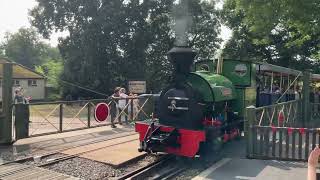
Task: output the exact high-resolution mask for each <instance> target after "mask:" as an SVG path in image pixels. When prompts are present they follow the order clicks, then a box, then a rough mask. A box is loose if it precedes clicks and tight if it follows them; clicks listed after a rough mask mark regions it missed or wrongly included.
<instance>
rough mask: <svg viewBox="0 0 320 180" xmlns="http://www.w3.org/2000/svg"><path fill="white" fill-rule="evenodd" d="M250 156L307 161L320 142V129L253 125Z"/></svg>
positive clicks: (249, 149)
mask: <svg viewBox="0 0 320 180" xmlns="http://www.w3.org/2000/svg"><path fill="white" fill-rule="evenodd" d="M249 134H250V135H249V139H248V140H249V146H248V149H247V157H248V158H256V159H277V160H291V161H307V160H308V156H309V153H310V151H311V150H312V149H314V148H315V147H316V146H318V145H319V144H320V129H308V128H291V127H270V126H252V127H250V133H249Z"/></svg>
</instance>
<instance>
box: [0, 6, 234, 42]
mask: <svg viewBox="0 0 320 180" xmlns="http://www.w3.org/2000/svg"><path fill="white" fill-rule="evenodd" d="M36 5H37V3H36V1H35V0H0V42H2V41H3V38H4V35H5V33H6V32H11V33H15V32H17V31H18V29H19V28H21V27H30V26H31V25H30V22H29V18H28V11H29V9H31V8H32V7H34V6H36ZM217 7H218V8H221V7H222V3H221V2H219V3H218V5H217ZM64 34H65V33H54V34H53V35H51V39H50V40H44V41H46V42H48V43H50V44H51V45H52V46H56V45H57V44H58V37H60V36H63V35H64ZM230 36H231V30H230V29H228V28H227V27H225V26H222V29H221V35H220V37H221V38H222V39H223V40H224V41H226V40H227V39H229V38H230Z"/></svg>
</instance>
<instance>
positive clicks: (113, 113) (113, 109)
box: [110, 87, 121, 128]
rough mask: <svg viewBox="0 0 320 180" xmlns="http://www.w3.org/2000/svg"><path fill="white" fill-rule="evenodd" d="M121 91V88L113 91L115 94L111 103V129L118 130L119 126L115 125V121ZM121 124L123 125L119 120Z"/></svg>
mask: <svg viewBox="0 0 320 180" xmlns="http://www.w3.org/2000/svg"><path fill="white" fill-rule="evenodd" d="M119 91H120V87H116V88H115V89H114V91H113V94H112V96H111V103H110V116H111V127H112V128H116V127H117V126H116V125H115V124H114V121H115V119H116V117H117V109H118V108H117V99H116V98H119ZM119 124H121V121H120V120H119Z"/></svg>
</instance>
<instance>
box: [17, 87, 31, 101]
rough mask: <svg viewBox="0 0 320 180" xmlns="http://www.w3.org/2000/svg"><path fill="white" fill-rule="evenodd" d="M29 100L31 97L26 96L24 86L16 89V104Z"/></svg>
mask: <svg viewBox="0 0 320 180" xmlns="http://www.w3.org/2000/svg"><path fill="white" fill-rule="evenodd" d="M28 100H29V99H27V98H25V97H24V95H23V89H22V88H19V89H16V90H15V95H14V99H13V102H14V104H28Z"/></svg>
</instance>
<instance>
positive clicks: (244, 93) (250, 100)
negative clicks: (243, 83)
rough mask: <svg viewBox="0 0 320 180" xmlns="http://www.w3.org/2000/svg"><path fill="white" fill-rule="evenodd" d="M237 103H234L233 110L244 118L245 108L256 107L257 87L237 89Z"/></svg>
mask: <svg viewBox="0 0 320 180" xmlns="http://www.w3.org/2000/svg"><path fill="white" fill-rule="evenodd" d="M236 94H237V101H234V102H233V103H234V104H233V108H234V111H235V112H238V113H239V116H241V117H244V115H245V108H246V107H248V106H252V105H253V106H256V88H255V87H238V88H236Z"/></svg>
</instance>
